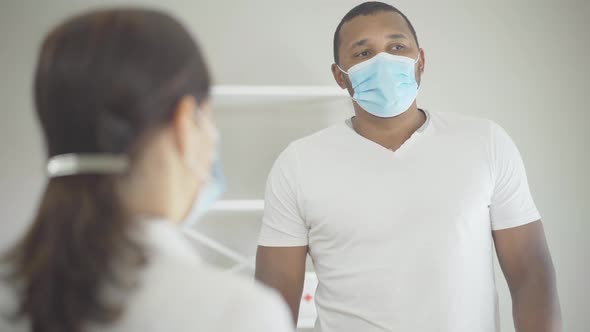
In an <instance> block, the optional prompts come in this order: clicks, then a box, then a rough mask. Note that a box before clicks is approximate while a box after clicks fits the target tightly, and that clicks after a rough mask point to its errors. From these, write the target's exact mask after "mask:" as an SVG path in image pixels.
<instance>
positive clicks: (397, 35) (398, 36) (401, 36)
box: [387, 33, 408, 39]
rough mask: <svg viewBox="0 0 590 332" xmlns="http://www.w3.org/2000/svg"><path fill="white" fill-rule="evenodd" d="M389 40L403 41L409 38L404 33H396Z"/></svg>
mask: <svg viewBox="0 0 590 332" xmlns="http://www.w3.org/2000/svg"><path fill="white" fill-rule="evenodd" d="M387 38H388V39H403V38H408V36H406V35H405V34H403V33H394V34H391V35H389V36H387Z"/></svg>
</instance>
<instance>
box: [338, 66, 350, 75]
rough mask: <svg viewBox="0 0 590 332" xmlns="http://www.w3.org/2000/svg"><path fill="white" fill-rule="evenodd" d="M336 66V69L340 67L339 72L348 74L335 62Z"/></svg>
mask: <svg viewBox="0 0 590 332" xmlns="http://www.w3.org/2000/svg"><path fill="white" fill-rule="evenodd" d="M336 67H338V69H340V71H341V72H343V73H344V74H346V75H348V72H346V71H344V69H342V68H340V66H339V65H338V64H336Z"/></svg>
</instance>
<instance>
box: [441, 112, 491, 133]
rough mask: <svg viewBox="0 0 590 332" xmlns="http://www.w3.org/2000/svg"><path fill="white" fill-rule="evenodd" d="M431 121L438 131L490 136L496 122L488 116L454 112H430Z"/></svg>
mask: <svg viewBox="0 0 590 332" xmlns="http://www.w3.org/2000/svg"><path fill="white" fill-rule="evenodd" d="M430 117H431V119H430V121H431V122H432V125H433V126H434V127H435V129H436V131H437V133H439V134H444V133H449V134H454V135H457V134H459V135H467V136H471V135H475V136H488V135H489V133H490V128H491V127H492V126H493V125H494V123H493V122H492V121H491V120H489V119H486V118H482V117H476V116H472V115H466V114H460V113H454V112H430Z"/></svg>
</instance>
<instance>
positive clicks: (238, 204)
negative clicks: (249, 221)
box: [211, 199, 264, 212]
mask: <svg viewBox="0 0 590 332" xmlns="http://www.w3.org/2000/svg"><path fill="white" fill-rule="evenodd" d="M263 210H264V200H262V199H243V200H221V201H218V202H216V203H215V204H214V205H213V207H212V209H211V212H240V211H244V212H245V211H263Z"/></svg>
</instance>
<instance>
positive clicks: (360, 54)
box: [355, 51, 369, 58]
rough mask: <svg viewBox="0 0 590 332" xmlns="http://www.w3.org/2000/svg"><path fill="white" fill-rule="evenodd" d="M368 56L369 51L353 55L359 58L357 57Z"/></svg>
mask: <svg viewBox="0 0 590 332" xmlns="http://www.w3.org/2000/svg"><path fill="white" fill-rule="evenodd" d="M366 56H369V51H362V52H360V53H358V54H357V55H355V57H357V58H359V57H366Z"/></svg>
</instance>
